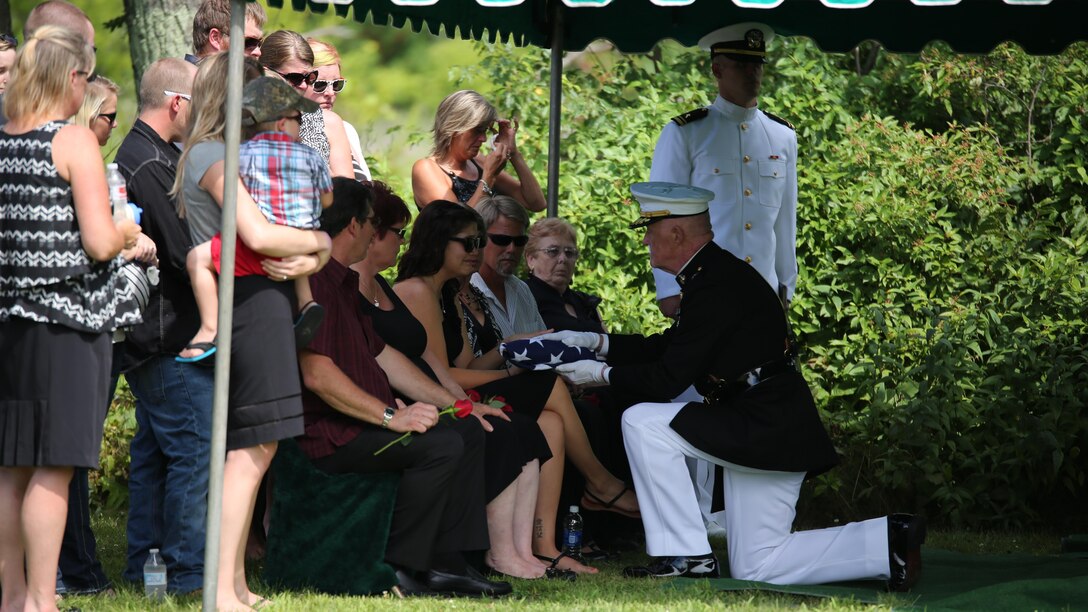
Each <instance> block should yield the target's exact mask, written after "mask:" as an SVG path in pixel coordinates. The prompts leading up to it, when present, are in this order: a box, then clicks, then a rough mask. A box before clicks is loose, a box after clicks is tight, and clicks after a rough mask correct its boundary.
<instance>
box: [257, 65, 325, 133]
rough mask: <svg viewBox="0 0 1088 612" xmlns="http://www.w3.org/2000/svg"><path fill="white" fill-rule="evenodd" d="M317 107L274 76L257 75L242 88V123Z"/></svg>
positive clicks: (307, 111)
mask: <svg viewBox="0 0 1088 612" xmlns="http://www.w3.org/2000/svg"><path fill="white" fill-rule="evenodd" d="M318 108H319V107H318V105H317V102H314V101H313V100H307V99H306V98H303V97H302V96H301V95H299V93H298V91H296V90H295V88H294V87H291V86H290V85H288V84H287V82H286V81H283V80H280V79H277V78H274V77H266V76H262V77H257V78H256V79H253V80H252V81H250V82H248V83H246V86H245V89H243V90H242V110H244V111H245V113H246V115H245V116H243V118H242V124H243V125H256V124H258V123H264V122H266V121H275V120H277V119H279V118H280V117H283V116H285V115H286V114H287V113H288V112H289V111H293V110H297V111H301V112H304V113H312V112H314V111H316V110H317V109H318Z"/></svg>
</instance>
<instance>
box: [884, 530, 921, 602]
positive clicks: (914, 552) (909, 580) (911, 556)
mask: <svg viewBox="0 0 1088 612" xmlns="http://www.w3.org/2000/svg"><path fill="white" fill-rule="evenodd" d="M925 541H926V520H925V519H924V518H922V517H920V516H915V515H913V514H893V515H891V516H889V517H888V562H889V565H890V566H891V578H889V579H888V590H889V591H896V592H900V593H905V592H907V591H909V590H910V589H911V587H913V586H914V583H916V582H918V577H919V576H921V574H922V543H923V542H925Z"/></svg>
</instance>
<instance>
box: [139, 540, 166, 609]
mask: <svg viewBox="0 0 1088 612" xmlns="http://www.w3.org/2000/svg"><path fill="white" fill-rule="evenodd" d="M144 595H145V596H147V598H148V599H153V600H155V601H162V600H163V598H164V597H166V564H165V563H163V562H162V556H161V555H160V554H159V549H157V548H152V549H151V551H150V552H149V553H148V555H147V561H145V562H144Z"/></svg>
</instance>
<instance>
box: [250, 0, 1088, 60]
mask: <svg viewBox="0 0 1088 612" xmlns="http://www.w3.org/2000/svg"><path fill="white" fill-rule="evenodd" d="M268 4H269V5H271V6H275V7H282V6H285V5H286V6H290V7H292V8H294V9H295V10H305V9H307V8H308V9H309V10H311V11H313V12H318V13H320V12H325V11H328V10H330V8H331V9H332V10H335V11H336V12H337V14H339V15H341V16H347V15H348V14H349V12H351V13H353V14H354V17H355V19H356V20H358V21H365V20H367V18H368V17H369V18H370V19H371V20H372V21H373V22H374V23H378V24H388V25H393V26H395V27H403V26H405V25H406V24H408V25H409V26H410V27H411V28H412V30H414V31H417V32H418V31H421V30H426V31H428V32H430V33H432V34H444V35H446V36H450V37H453V36H455V35H456V36H460V37H463V38H473V39H477V40H480V39H487V40H491V41H494V40H496V39H501V40H504V41H505V40H513V42H514V43H516V44H519V45H535V46H539V47H545V48H548V47H551V46H552V32H553V29H554V27H555V23H556V19H559V23H560V24H562V30H561V31H562V36H561V40H562V49H563V50H565V51H576V50H581V49H584V48H585V47H586V45H588V44H589V43H590V42H592V41H594V40H597V39H600V38H604V39H607V40H609V41H611V42H612V43H614V44H615V45H616V46H617V47H618V48H619V49H621V50H623V51H627V52H642V51H648V50H650V49H651V48H652V47H653V46H654V45H655V44H656V43H657V42H658V41H660V40H663V39H667V38H671V39H674V40H676V41H678V42H680V43H681V44H683V45H688V46H693V45H695V43H696V41H698V40H699V38H700V37H701V36H702V35H703V34H706V33H707V32H709V31H711V30H713V29H715V28H718V27H720V26H723V25H728V24H729V23H736V22H741V21H761V22H764V23H766V24H768V25H770V26H771V27H773V28H774V29H775V31H777V32H778V33H779V34H782V35H785V36H807V37H809V38H811V39H813V40H814V41H815V42H816V44H818V45H819V46H820V48H821V49H823V50H825V51H831V52H843V51H849V50H851V49H853V48H854V47H856V46H857V45H858V43H860V42H862V41H865V40H876V41H878V42H880V43H881V44H882V45H883V46H884V48H886V49H888V50H890V51H895V52H901V53H913V52H917V51H919V50H921V49H922V48H923V47H924V46H925V45H926V44H927V43H929V42H931V41H934V40H942V41H944V42H946V43H948V44H949V45H950V46H951V47H952V48H953V49H955V50H956V51H958V52H961V53H986V52H989V51H990V50H992V49H993V48H994V47H995V46H997V45H998V44H1000V43H1002V42H1004V41H1012V42H1015V43H1016V44H1018V45H1019V46H1020V47H1021V48H1023V49H1024V50H1025V51H1026V52H1028V53H1031V54H1035V55H1047V54H1057V53H1060V52H1061V51H1062V50H1064V49H1065V48H1066V47H1068V46H1069V45H1070V44H1071V43H1073V42H1075V41H1078V40H1088V28H1085V27H1084V20H1083V17H1082V15H1083V10H1084V0H562V2H558V1H556V0H268ZM1078 7H1079V8H1078Z"/></svg>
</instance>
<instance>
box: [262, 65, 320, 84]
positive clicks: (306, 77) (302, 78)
mask: <svg viewBox="0 0 1088 612" xmlns="http://www.w3.org/2000/svg"><path fill="white" fill-rule="evenodd" d="M269 70H271V71H272V72H275V73H276V74H278V75H280V76H281V77H283V79H284V80H285V81H287V82H288V83H290V84H291V87H302V84H303V83H306V84H307V85H313V84H314V81H316V80H317V71H316V70H311V71H310V72H287V73H283V72H280V71H279V70H276V69H275V68H269Z"/></svg>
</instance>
